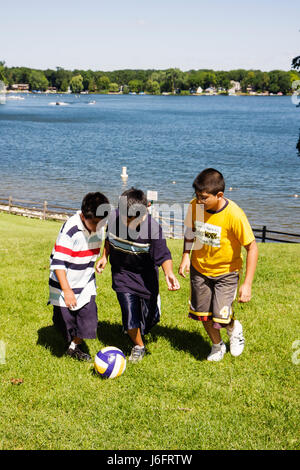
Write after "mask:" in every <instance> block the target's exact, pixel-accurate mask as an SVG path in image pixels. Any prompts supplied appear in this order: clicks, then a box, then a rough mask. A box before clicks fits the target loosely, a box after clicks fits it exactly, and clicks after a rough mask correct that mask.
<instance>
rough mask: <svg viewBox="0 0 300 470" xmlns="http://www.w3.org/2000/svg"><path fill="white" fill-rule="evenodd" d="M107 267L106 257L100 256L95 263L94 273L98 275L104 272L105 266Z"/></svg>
mask: <svg viewBox="0 0 300 470" xmlns="http://www.w3.org/2000/svg"><path fill="white" fill-rule="evenodd" d="M106 265H107V257H106V256H102V258H100V259H99V260H98V261H97V263H96V271H97V273H98V274H101V273H102V271H103V270H104V268H105V266H106Z"/></svg>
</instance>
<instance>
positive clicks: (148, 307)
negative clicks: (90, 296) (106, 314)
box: [117, 292, 160, 335]
mask: <svg viewBox="0 0 300 470" xmlns="http://www.w3.org/2000/svg"><path fill="white" fill-rule="evenodd" d="M117 297H118V301H119V304H120V307H121V311H122V323H123V328H124V331H128V330H132V329H134V328H140V330H141V334H142V335H145V334H147V333H148V332H149V331H150V329H151V328H152V327H153V326H154V325H156V323H158V322H159V320H160V296H159V295H158V296H152V297H150V299H143V298H142V297H139V296H138V295H136V294H130V293H129V292H126V293H123V292H117Z"/></svg>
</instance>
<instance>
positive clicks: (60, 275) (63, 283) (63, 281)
mask: <svg viewBox="0 0 300 470" xmlns="http://www.w3.org/2000/svg"><path fill="white" fill-rule="evenodd" d="M54 272H55V275H56V277H57V279H58V282H59V284H60V287H61V290H62V291H63V294H64V299H65V304H66V306H67V307H68V308H73V307H76V305H77V301H76V297H75V294H74V292H73V291H72V289H71V287H70V285H69V282H68V279H67V276H66V271H65V270H64V269H56V270H55V271H54Z"/></svg>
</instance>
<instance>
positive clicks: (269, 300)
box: [0, 213, 300, 450]
mask: <svg viewBox="0 0 300 470" xmlns="http://www.w3.org/2000/svg"><path fill="white" fill-rule="evenodd" d="M60 226H61V224H60V223H57V222H50V221H41V220H32V219H26V218H25V217H19V216H13V215H7V214H2V213H0V247H1V265H0V277H1V283H0V325H1V330H0V341H3V342H4V343H5V346H6V357H5V364H0V382H1V387H0V413H1V436H0V449H6V450H11V449H32V450H35V449H41V450H42V449H47V450H48V449H49V450H50V449H51V450H53V449H58V450H59V449H66V450H68V449H70V450H72V449H82V450H84V449H95V450H99V449H103V450H106V449H111V450H112V449H114V450H122V449H131V450H140V449H150V450H151V449H157V450H160V449H165V450H173V449H179V450H188V449H195V450H201V449H236V450H243V449H249V450H259V449H262V450H264V449H266V450H272V449H274V450H275V449H276V450H289V449H290V450H292V449H299V436H298V434H297V431H296V430H297V429H298V424H299V397H298V389H299V367H300V366H299V364H297V363H296V362H295V361H293V355H294V356H295V357H296V354H295V353H296V351H295V349H294V346H293V344H294V342H295V340H299V339H300V329H299V318H298V316H299V314H298V311H299V308H298V306H299V303H300V294H299V289H297V288H296V286H298V285H299V282H300V274H299V266H298V265H299V263H298V260H299V256H300V253H299V251H300V246H299V245H289V244H286V245H284V244H279V243H278V244H276V243H273V244H271V243H270V244H260V246H259V251H260V258H259V263H258V268H257V273H256V277H255V282H254V287H253V299H252V300H251V302H250V303H249V304H244V305H239V306H237V307H236V315H237V317H238V318H239V319H240V320H241V322H242V324H243V327H244V333H245V338H246V347H245V351H244V353H243V354H242V356H240V357H238V358H234V357H232V356H231V355H230V353H227V354H226V355H225V358H224V359H223V361H221V362H219V363H216V364H212V363H210V362H208V361H206V356H207V354H208V352H209V350H210V342H209V340H208V338H207V336H206V334H205V332H204V329H203V326H202V325H201V324H200V323H198V322H195V321H193V320H190V319H188V318H187V309H188V299H189V289H190V287H189V279H180V282H181V289H180V290H179V291H177V292H169V291H168V290H167V288H166V284H165V281H164V276H163V275H162V273H161V276H160V292H161V300H162V317H161V322H160V323H159V324H158V325H156V326H155V327H154V328H153V330H152V331H151V333H149V335H147V336H146V347H147V351H148V353H147V355H146V356H145V358H144V359H143V361H142V362H141V363H140V364H137V365H132V364H129V363H128V364H127V368H126V371H125V373H124V375H123V376H121V377H120V378H118V379H113V380H102V379H100V378H99V377H97V376H95V375H94V374H93V367H92V364H87V363H80V362H76V361H74V360H72V359H70V358H68V357H65V356H64V348H65V345H64V342H63V340H62V338H61V336H60V335H59V333H58V332H57V331H56V330H55V329H54V328H53V326H52V309H51V307H50V306H47V300H48V275H49V254H50V253H51V249H52V247H53V243H54V241H55V239H56V236H57V234H58V231H59V228H60ZM168 244H169V247H170V250H171V252H172V256H173V263H174V271H175V272H176V271H177V269H178V266H179V263H180V258H181V250H182V241H181V240H169V241H168ZM97 284H98V296H97V304H98V310H99V312H98V317H99V328H98V338H97V339H96V340H87V341H86V348H87V349H88V350H89V352H90V354H91V355H92V356H93V355H95V354H96V352H97V351H98V350H99V349H101V348H102V347H104V346H111V345H113V346H117V347H119V348H121V349H122V350H123V351H124V352H125V354H126V355H127V356H128V354H129V352H130V348H131V345H130V342H129V339H128V337H127V336H126V335H124V334H122V331H121V312H120V307H119V304H118V302H117V299H116V295H115V293H114V292H113V291H112V288H111V274H110V268H109V266H107V268H106V269H105V270H104V272H103V274H102V275H101V276H98V277H97ZM222 336H223V339H224V341H225V342H226V343H227V344H228V339H227V335H226V333H225V332H224V331H222ZM296 359H297V357H296ZM298 359H299V354H298ZM17 379H22V381H23V382H21V383H20V384H19V385H17V383H18V381H17Z"/></svg>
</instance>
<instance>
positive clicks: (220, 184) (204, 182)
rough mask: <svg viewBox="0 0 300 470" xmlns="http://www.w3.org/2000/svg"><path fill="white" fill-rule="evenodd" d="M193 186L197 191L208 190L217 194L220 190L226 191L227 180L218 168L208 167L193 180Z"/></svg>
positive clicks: (207, 191)
mask: <svg viewBox="0 0 300 470" xmlns="http://www.w3.org/2000/svg"><path fill="white" fill-rule="evenodd" d="M193 188H194V190H195V192H196V193H197V192H199V193H203V192H206V193H209V194H213V195H214V196H216V195H217V194H218V193H219V192H220V191H221V192H223V193H224V191H225V180H224V177H223V175H222V173H220V172H219V171H218V170H215V169H214V168H206V170H203V171H201V173H199V175H198V176H196V178H195V180H194V182H193Z"/></svg>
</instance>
